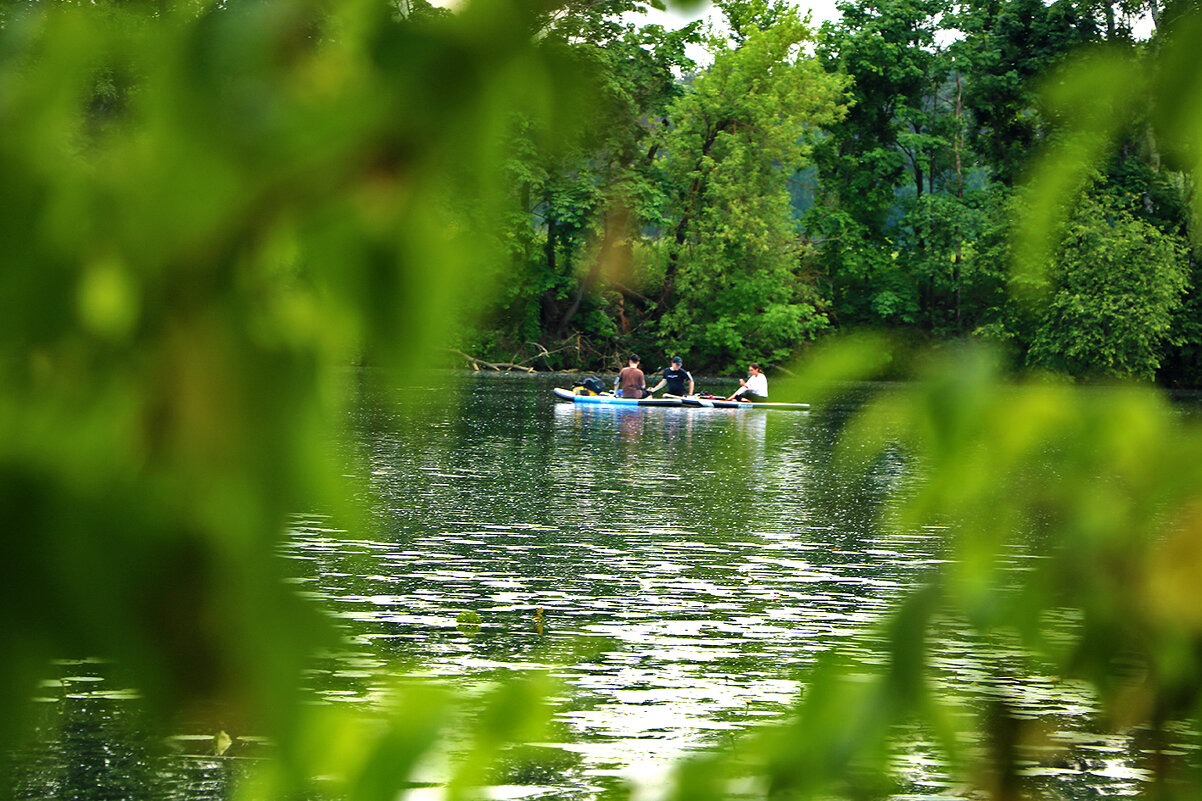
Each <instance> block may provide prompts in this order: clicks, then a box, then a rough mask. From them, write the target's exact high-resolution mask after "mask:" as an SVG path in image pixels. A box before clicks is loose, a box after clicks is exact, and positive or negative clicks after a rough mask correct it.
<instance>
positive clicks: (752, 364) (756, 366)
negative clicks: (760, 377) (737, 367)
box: [747, 362, 760, 370]
mask: <svg viewBox="0 0 1202 801" xmlns="http://www.w3.org/2000/svg"><path fill="white" fill-rule="evenodd" d="M752 367H754V368H755V369H757V370H758V369H760V363H759V362H752V363H751V364H749V365H747V369H749V370H750V369H751V368H752Z"/></svg>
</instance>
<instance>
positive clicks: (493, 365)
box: [443, 348, 538, 373]
mask: <svg viewBox="0 0 1202 801" xmlns="http://www.w3.org/2000/svg"><path fill="white" fill-rule="evenodd" d="M443 350H444V351H446V352H447V353H453V354H455V355H456V356H459V357H460V358H462V359H463V360H464V361H466V362H467V363H468V365H469V366H470V367H471V368H472V369H473V370H479V369H481V368H482V367H483V368H487V369H489V370H496V371H497V372H508V371H512V370H522V371H524V372H527V373H537V372H538V370H535V369H534V368H533V367H527V366H526V365H524V364H514V363H513V362H490V361H486V360H485V359H477V358H476V357H475V356H469V355H468V354H466V353H464V352H463V351H461V350H455V349H454V348H443Z"/></svg>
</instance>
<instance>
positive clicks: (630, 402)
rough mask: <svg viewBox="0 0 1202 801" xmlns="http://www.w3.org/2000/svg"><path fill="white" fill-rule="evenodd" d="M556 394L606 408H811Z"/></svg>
mask: <svg viewBox="0 0 1202 801" xmlns="http://www.w3.org/2000/svg"><path fill="white" fill-rule="evenodd" d="M554 392H555V394H556V395H557V396H558V397H560V398H562V399H563V400H569V401H572V402H573V403H590V404H601V405H604V406H691V407H704V408H707V409H799V410H805V409H809V408H810V404H808V403H771V402H768V401H764V402H757V403H749V402H745V401H730V400H725V399H724V398H703V397H701V396H699V395H686V396H684V397H682V398H678V397H676V396H675V395H669V396H667V397H663V398H641V399H640V398H619V397H618V396H616V395H577V394H576V393H575V392H573V391H572V390H570V389H561V388H559V387H556V388H555V390H554Z"/></svg>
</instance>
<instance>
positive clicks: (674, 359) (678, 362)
mask: <svg viewBox="0 0 1202 801" xmlns="http://www.w3.org/2000/svg"><path fill="white" fill-rule="evenodd" d="M681 363H682V362H681V361H680V357H679V356H673V357H672V364H681Z"/></svg>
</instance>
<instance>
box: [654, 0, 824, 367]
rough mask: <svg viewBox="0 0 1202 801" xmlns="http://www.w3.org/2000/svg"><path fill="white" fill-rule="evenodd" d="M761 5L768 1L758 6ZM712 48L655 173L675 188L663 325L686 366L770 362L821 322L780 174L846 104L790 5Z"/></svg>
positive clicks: (803, 156)
mask: <svg viewBox="0 0 1202 801" xmlns="http://www.w3.org/2000/svg"><path fill="white" fill-rule="evenodd" d="M765 8H767V7H765ZM770 11H771V14H772V19H771V20H770V21H769V22H768V23H767V24H768V27H766V28H765V29H760V28H759V27H757V26H756V25H755V24H751V22H750V20H749V21H748V24H745V25H744V26H743V27H742V28H741V29H740V30H738V31H737V32H736V39H735V41H734V42H733V44H731V43H727V42H715V43H714V53H713V55H714V61H713V65H712V66H711V67H710V68H709V69H708V70H707V71H706V72H704V73H703V74H701V75H699V76H697V78H696V80H695V81H694V83H693V85H692V87H691V88H690V91H688V92H687V93H686V94H684V95H682V96H681V97H680V98H679V99H678V100H677V101H676V102H675V103H674V104H673V106H672V109H671V114H670V127H669V129H668V130H667V132H666V134H665V137H664V142H665V145H664V149H665V153H666V155H665V156H664V158H663V160H662V166H663V170H664V174H665V176H666V179H667V181H668V184H669V185H670V186H671V187H672V188H673V190H674V192H675V194H674V196H673V198H672V217H671V220H672V222H671V227H670V228H669V229H668V236H667V239H668V241H667V242H666V259H665V263H666V266H665V272H664V283H663V289H662V291H661V293H660V295H661V302H662V303H663V305H664V310H665V313H664V317H663V319H662V331H663V333H664V335H665V336H666V337H667V338H668V340H669V341H670V342H671V343H672V344H673V346H674V347H676V348H678V349H680V350H685V351H689V352H690V353H691V354H692V358H693V360H694V363H701V364H705V365H709V366H727V365H730V364H731V363H732V362H739V361H745V360H747V359H750V358H758V359H761V360H767V361H772V360H777V359H781V358H784V357H785V356H786V355H788V354H789V353H790V352H791V351H792V350H793V349H794V348H795V347H796V345H797V344H798V342H800V341H801V340H803V339H806V338H808V337H811V336H813V334H814V333H815V332H816V331H818V330H820V329H821V328H823V327H824V326H825V325H826V318H825V316H824V315H823V314H822V313H821V311H820V305H821V304H820V303H819V301H818V298H817V293H816V291H815V289H814V287H813V285H812V282H810V281H809V280H807V279H806V277H805V276H804V275H802V273H801V272H800V269H799V259H798V256H799V252H800V247H801V241H800V237H799V231H798V226H797V221H796V220H795V218H794V215H793V212H792V207H791V204H790V200H789V192H788V181H789V179H790V177H791V176H792V175H793V174H795V173H796V172H797V171H798V170H799V169H800V168H801V167H802V166H804V165H805V164H806V163H807V162H808V159H809V154H810V151H811V146H812V145H811V142H812V139H813V137H814V136H815V134H816V133H817V127H818V126H822V125H828V124H830V123H832V122H834V121H835V120H837V119H838V118H839V117H840V116H841V115H842V114H843V113H844V111H845V106H844V104H843V92H844V87H845V83H846V82H845V80H844V79H843V78H842V77H841V76H839V75H836V74H832V73H828V72H826V71H824V70H823V69H822V68H821V66H820V65H819V64H818V63H817V62H816V61H814V60H813V59H812V58H809V57H807V56H806V55H805V54H804V52H803V49H804V46H805V45H806V44H807V43H809V42H810V41H811V33H810V31H809V29H808V28H807V27H806V26H805V25H804V24H803V23H802V21H801V20H800V19H799V18H798V15H797V13H796V11H794V10H792V9H783V8H772V9H770Z"/></svg>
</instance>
